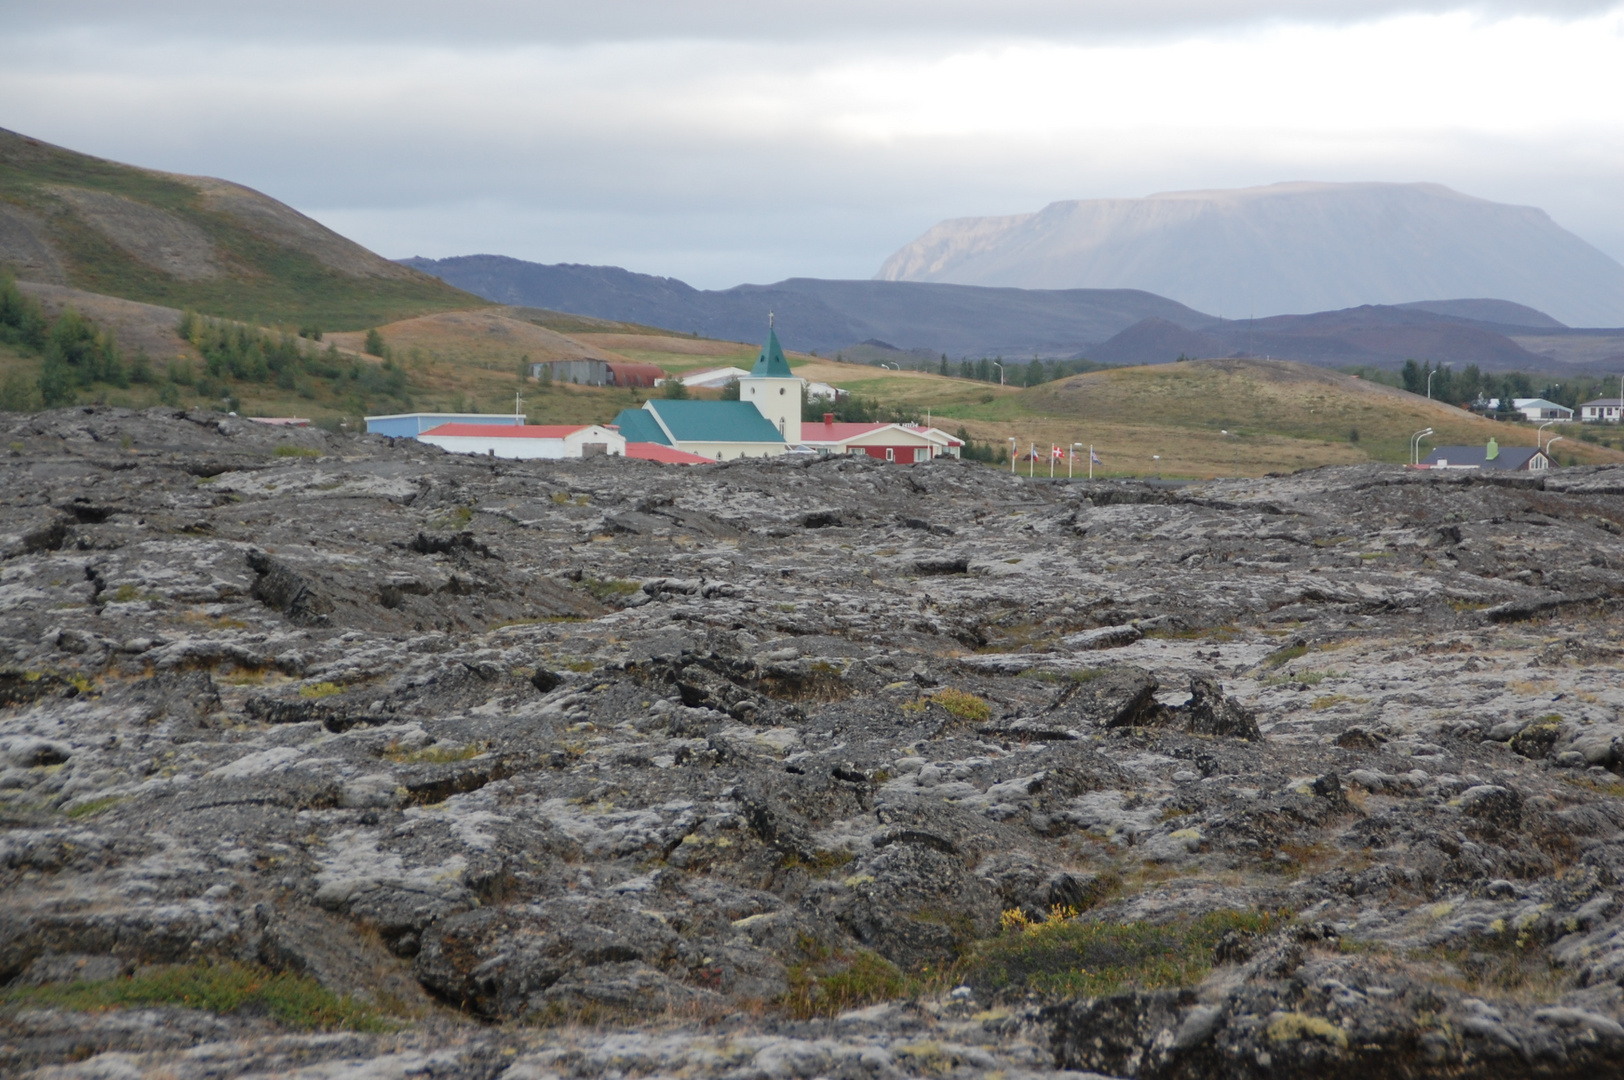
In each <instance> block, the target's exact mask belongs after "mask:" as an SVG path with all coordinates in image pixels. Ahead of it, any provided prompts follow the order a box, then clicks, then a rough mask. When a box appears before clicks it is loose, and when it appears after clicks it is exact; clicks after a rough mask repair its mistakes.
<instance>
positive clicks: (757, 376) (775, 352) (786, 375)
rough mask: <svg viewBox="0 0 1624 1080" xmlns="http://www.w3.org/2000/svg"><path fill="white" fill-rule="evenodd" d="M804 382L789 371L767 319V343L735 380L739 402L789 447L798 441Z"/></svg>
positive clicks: (782, 350)
mask: <svg viewBox="0 0 1624 1080" xmlns="http://www.w3.org/2000/svg"><path fill="white" fill-rule="evenodd" d="M805 386H806V380H804V379H802V378H800V377H799V376H797V375H796V374H795V373H794V372H793V371H791V370H790V367H789V360H788V359H787V358H786V357H785V356H784V347H783V346H782V345H780V344H778V331H777V330H776V329H774V328H773V317H772V315H771V314H769V315H768V316H767V341H766V344H764V345H762V346H761V355H759V356H757V357H756V366H755V367H753V368H751V369H750V374H748V375H746V376H745V377H744V378H742V379H740V380H739V400H740V401H748V402H749V403H750V404H752V405H754V406H755V407H756V408H757V409H758V410H760V412H761V415H762V416H765V417H766V418H767V419H768V420H770V421H771V422H772V424H773V426H774V427H776V428H777V429H778V433H779V434H780V435H782V436H784V441H785V442H787V443H789V444H790V445H791V446H794V445H795V444H797V443H799V442H800V441H801V393H802V390H803V388H804V387H805Z"/></svg>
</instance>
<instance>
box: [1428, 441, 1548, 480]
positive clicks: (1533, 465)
mask: <svg viewBox="0 0 1624 1080" xmlns="http://www.w3.org/2000/svg"><path fill="white" fill-rule="evenodd" d="M1421 467H1422V468H1424V469H1498V470H1501V471H1504V472H1544V471H1545V470H1546V469H1549V468H1550V467H1551V459H1550V458H1549V457H1547V456H1546V455H1545V452H1544V451H1543V450H1539V449H1537V448H1535V447H1532V446H1508V447H1505V448H1504V449H1502V448H1501V447H1500V445H1499V443H1497V442H1495V441H1494V440H1493V439H1490V440H1489V441H1488V445H1486V446H1440V447H1437V448H1435V449H1434V450H1433V451H1432V455H1431V456H1430V457H1428V458H1427V460H1426V461H1424V462H1422V463H1421Z"/></svg>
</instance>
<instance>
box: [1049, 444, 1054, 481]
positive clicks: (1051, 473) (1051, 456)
mask: <svg viewBox="0 0 1624 1080" xmlns="http://www.w3.org/2000/svg"><path fill="white" fill-rule="evenodd" d="M1049 479H1050V480H1053V479H1054V447H1052V446H1051V447H1050V448H1049Z"/></svg>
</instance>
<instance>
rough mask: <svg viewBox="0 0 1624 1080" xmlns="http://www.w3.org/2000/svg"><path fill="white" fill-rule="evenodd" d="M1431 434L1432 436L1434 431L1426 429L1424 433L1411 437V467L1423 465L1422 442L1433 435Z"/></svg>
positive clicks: (1419, 432)
mask: <svg viewBox="0 0 1624 1080" xmlns="http://www.w3.org/2000/svg"><path fill="white" fill-rule="evenodd" d="M1431 434H1432V429H1431V428H1427V429H1425V430H1423V431H1418V432H1416V433H1415V434H1414V435H1411V436H1410V464H1411V465H1419V464H1421V440H1422V439H1424V438H1426V437H1427V436H1428V435H1431Z"/></svg>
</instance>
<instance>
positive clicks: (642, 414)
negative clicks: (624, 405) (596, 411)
mask: <svg viewBox="0 0 1624 1080" xmlns="http://www.w3.org/2000/svg"><path fill="white" fill-rule="evenodd" d="M610 423H612V424H614V425H615V426H616V427H617V428H619V429H620V434H621V435H622V436H624V437H625V439H626V441H627V442H648V443H659V444H660V445H661V446H670V445H671V440H670V439H668V438H666V437H665V432H663V431H661V430H660V424H659V421H657V420H655V419H654V415H653V414H652V413H650V412H649V411H648V410H647V409H621V410H620V414H619V415H618V416H616V417H615V418H614V419H613V420H612V421H610Z"/></svg>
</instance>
